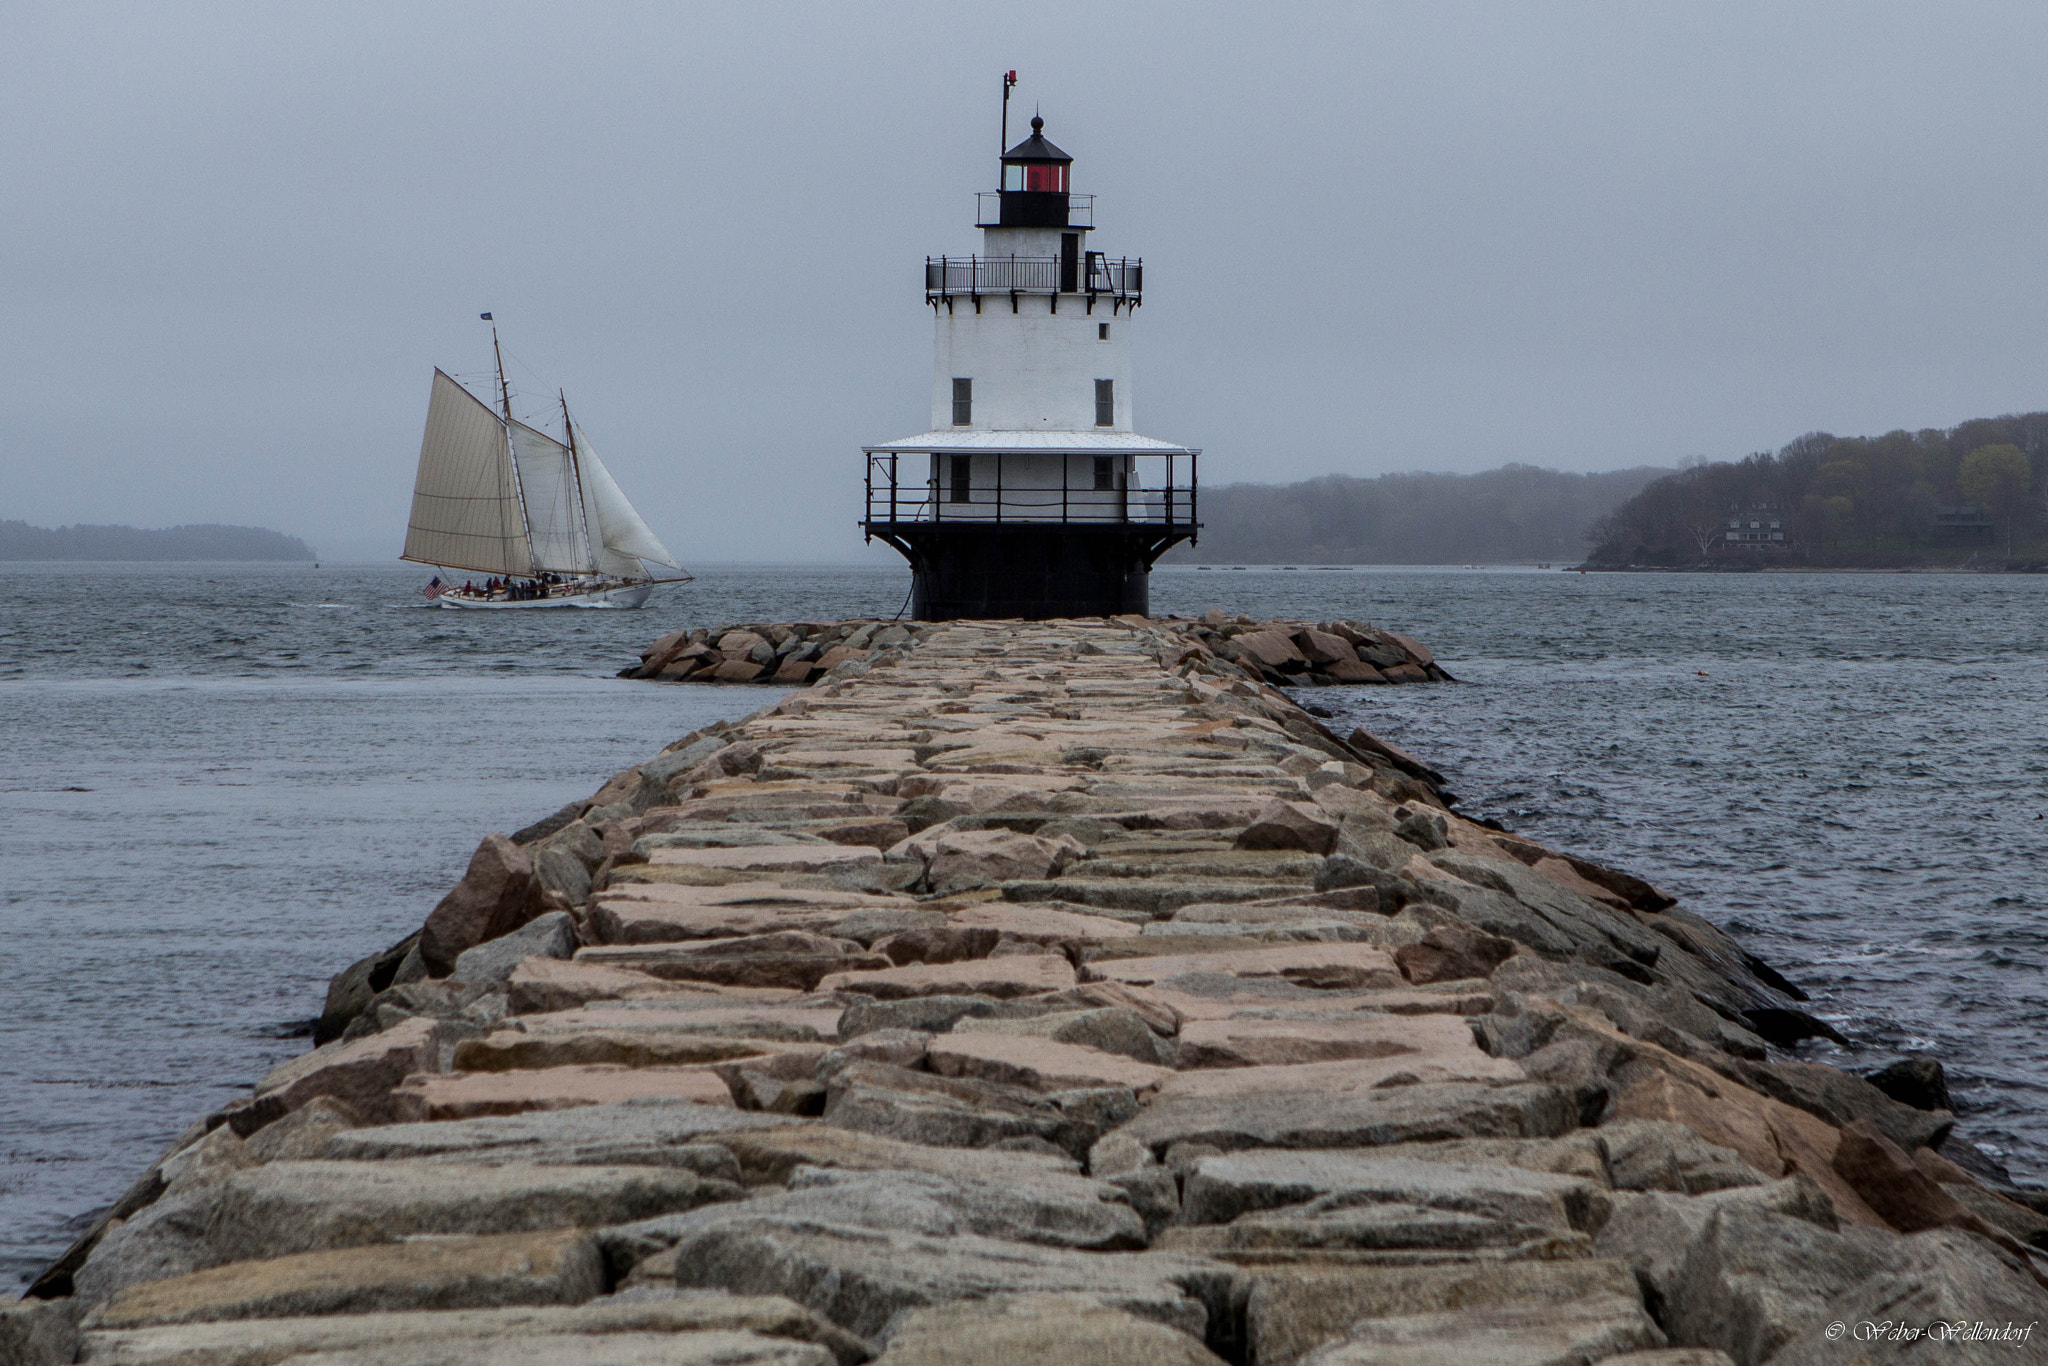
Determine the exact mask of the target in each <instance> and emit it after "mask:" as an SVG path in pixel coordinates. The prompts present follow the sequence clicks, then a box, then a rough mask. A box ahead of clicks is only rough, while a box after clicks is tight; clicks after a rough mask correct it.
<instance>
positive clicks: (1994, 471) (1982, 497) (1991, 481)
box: [1956, 441, 2033, 558]
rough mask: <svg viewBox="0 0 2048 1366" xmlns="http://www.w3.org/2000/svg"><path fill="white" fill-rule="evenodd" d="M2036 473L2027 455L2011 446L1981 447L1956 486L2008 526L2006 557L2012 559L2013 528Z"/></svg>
mask: <svg viewBox="0 0 2048 1366" xmlns="http://www.w3.org/2000/svg"><path fill="white" fill-rule="evenodd" d="M2032 482H2033V469H2032V468H2031V467H2030V466H2029V465H2028V464H2027V457H2026V454H2025V453H2024V452H2023V451H2021V450H2020V448H2019V447H2018V446H2015V445H2012V444H2011V443H2010V442H2003V441H2002V442H2000V443H1998V444H1997V445H1995V446H1979V447H1978V448H1977V449H1976V450H1974V451H1971V452H1970V453H1969V454H1968V455H1966V456H1964V457H1963V464H1962V469H1961V470H1960V471H1959V472H1958V473H1957V475H1956V483H1957V484H1958V485H1959V486H1960V487H1961V488H1962V490H1963V492H1964V493H1966V494H1968V495H1969V496H1970V498H1971V499H1972V501H1974V502H1976V503H1979V504H1981V505H1982V506H1983V507H1984V509H1985V510H1986V511H1987V512H1989V513H1990V514H1991V515H1992V516H1993V517H1996V518H1999V519H2000V520H2002V521H2003V522H2004V523H2005V553H2006V555H2007V557H2008V558H2009V557H2010V556H2011V555H2012V524H2013V521H2014V520H2015V519H2016V518H2017V517H2018V516H2019V514H2020V512H2021V510H2022V508H2023V506H2024V502H2025V498H2026V494H2027V487H2028V485H2029V484H2031V483H2032Z"/></svg>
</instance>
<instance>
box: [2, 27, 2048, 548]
mask: <svg viewBox="0 0 2048 1366" xmlns="http://www.w3.org/2000/svg"><path fill="white" fill-rule="evenodd" d="M7 15H8V17H7V28H8V38H7V41H6V42H5V44H4V45H0V73H4V78H0V119H4V127H5V134H4V136H0V184H4V187H5V188H4V192H0V223H4V231H5V240H6V244H7V251H6V264H5V271H4V275H0V281H4V283H0V317H4V319H5V326H4V328H0V518H5V517H15V518H24V519H26V520H29V521H32V522H37V523H40V524H44V525H49V524H55V523H68V522H75V521H115V522H129V523H135V524H139V525H146V526H161V525H167V524H172V523H177V522H187V521H228V522H245V523H254V524H260V525H268V526H274V527H277V528H279V529H281V530H285V531H289V532H293V533H296V534H299V535H303V536H305V537H306V538H307V539H308V540H310V541H312V542H313V543H314V544H315V545H316V546H318V547H320V548H321V549H322V550H323V551H324V552H325V553H327V554H329V555H330V556H332V555H334V554H336V553H337V552H339V551H341V550H344V549H347V548H350V547H352V546H358V545H359V546H361V547H363V548H365V549H368V548H371V547H374V546H381V547H385V548H387V549H388V550H389V552H391V553H395V552H396V549H397V547H398V545H399V543H400V541H401V540H402V537H403V528H404V523H405V513H406V507H407V504H408V501H409V497H410V490H411V484H412V472H413V465H414V462H415V461H416V459H417V457H418V449H419V431H420V426H421V423H422V421H423V419H424V416H425V410H426V400H427V388H428V378H429V367H431V366H433V365H437V364H438V365H440V366H442V367H443V368H445V369H448V370H450V371H451V372H455V373H458V374H462V375H480V374H482V373H483V372H485V371H487V370H488V368H489V364H490V337H489V334H488V331H487V330H486V329H485V328H484V326H483V325H482V324H480V323H479V322H477V320H476V315H477V313H478V312H479V311H481V310H483V309H491V310H493V311H494V312H495V313H496V314H497V318H498V321H499V324H500V327H501V329H502V331H503V334H504V336H505V340H506V345H507V348H508V351H509V353H510V356H511V357H512V358H513V359H514V361H515V363H514V365H513V366H512V369H513V378H514V382H515V384H517V385H521V386H523V387H524V388H525V389H526V390H527V392H528V393H529V394H530V395H532V396H533V397H532V399H531V400H530V402H531V404H532V405H533V406H538V405H539V403H540V401H541V397H540V396H542V395H545V394H551V393H552V391H553V390H554V388H555V387H557V386H560V387H563V388H566V389H567V390H568V392H569V397H570V401H571V403H572V405H573V406H574V407H575V408H576V410H577V416H578V420H579V422H580V423H581V424H582V425H583V426H584V427H585V428H586V429H587V431H588V432H589V434H590V437H591V440H592V442H593V443H594V444H595V446H596V447H597V449H598V450H599V451H601V452H602V453H603V454H604V456H605V459H606V461H607V463H609V464H610V465H611V466H612V468H613V469H614V471H615V472H616V473H617V474H618V476H619V478H620V481H621V482H622V483H623V484H624V486H625V487H626V489H627V491H628V492H629V494H631V495H632V496H633V498H634V499H635V501H636V502H638V503H639V505H640V506H641V508H642V510H643V511H644V512H645V513H646V515H647V517H648V520H649V521H650V522H651V523H653V525H654V526H655V528H656V530H657V531H659V532H660V533H661V534H662V535H663V537H664V538H665V539H667V540H668V541H669V543H670V545H671V546H672V547H673V548H674V549H676V550H677V551H678V552H680V554H681V555H682V557H683V558H684V560H685V563H688V562H690V561H691V560H697V561H708V560H718V559H770V560H795V559H837V560H847V559H853V558H857V557H860V555H861V551H860V539H859V533H858V531H857V530H856V529H855V527H854V523H855V521H856V519H857V517H858V514H859V506H858V495H859V488H860V473H861V470H860V455H859V447H860V445H861V444H862V443H863V442H874V441H881V440H887V439H890V438H893V437H899V436H905V435H909V434H911V433H913V432H917V431H920V430H923V428H924V427H925V426H926V425H927V424H926V419H927V417H928V403H929V383H930V365H931V351H930V346H931V322H930V314H929V311H928V310H927V309H926V308H925V307H924V304H923V301H922V292H921V288H920V281H921V267H922V259H923V257H924V256H925V254H926V253H933V254H936V253H939V252H942V251H943V252H951V253H963V252H967V251H971V250H973V249H974V248H975V243H976V234H975V232H974V231H973V228H972V223H973V219H972V216H971V215H972V214H973V211H974V200H973V192H974V191H976V190H979V189H986V188H992V187H993V185H994V183H995V154H996V152H997V150H998V148H997V131H996V117H997V112H998V106H997V98H996V97H997V91H998V85H997V81H998V74H999V73H1000V72H1001V71H1002V70H1003V69H1005V68H1008V67H1015V68H1017V69H1018V71H1019V72H1020V75H1021V80H1022V84H1021V85H1020V87H1019V91H1018V95H1019V97H1020V98H1021V100H1022V105H1021V108H1020V107H1018V106H1015V105H1013V110H1014V111H1015V114H1016V117H1013V119H1012V125H1011V126H1012V129H1013V132H1014V130H1016V129H1017V128H1018V127H1019V126H1020V125H1021V124H1022V122H1023V121H1024V120H1025V119H1028V117H1029V115H1030V113H1031V107H1032V105H1033V103H1034V102H1036V103H1038V104H1040V105H1042V108H1043V112H1044V114H1045V117H1046V121H1047V130H1046V131H1047V133H1048V134H1049V135H1050V136H1051V137H1052V138H1053V139H1054V140H1055V141H1057V142H1058V143H1059V144H1060V145H1061V146H1062V147H1064V148H1065V149H1066V150H1067V151H1068V152H1070V153H1072V154H1073V155H1074V157H1075V185H1076V188H1077V189H1078V190H1081V191H1086V192H1093V193H1095V194H1097V195H1099V196H1100V198H1099V199H1098V201H1097V216H1096V221H1097V223H1098V225H1099V228H1098V231H1097V232H1096V233H1095V234H1094V235H1093V236H1094V240H1093V241H1092V242H1091V245H1092V246H1094V247H1097V248H1100V249H1104V250H1107V251H1109V252H1111V253H1112V254H1118V255H1121V254H1126V253H1128V254H1132V255H1142V256H1143V257H1144V258H1145V261H1146V264H1147V266H1148V267H1149V269H1148V271H1147V274H1146V281H1145V283H1146V286H1147V288H1146V296H1145V306H1144V308H1143V310H1142V311H1141V312H1140V314H1139V315H1138V318H1137V325H1138V327H1139V329H1140V330H1139V331H1138V332H1136V333H1134V334H1133V335H1134V343H1133V344H1134V346H1135V347H1136V361H1137V381H1136V395H1135V398H1136V412H1137V419H1138V426H1139V428H1140V429H1141V430H1143V431H1145V432H1147V433H1148V434H1151V435H1156V436H1161V437H1166V438H1170V439H1172V440H1176V441H1182V442H1186V443H1188V444H1191V445H1198V446H1202V447H1204V448H1206V450H1207V452H1208V454H1207V455H1205V457H1204V462H1203V479H1204V482H1228V481H1235V480H1256V481H1282V480H1290V479H1297V478H1302V477H1305V476H1309V475H1315V474H1322V473H1328V472H1331V471H1339V472H1344V473H1352V474H1375V473H1381V472H1384V471H1389V470H1408V469H1441V470H1476V469H1485V468H1490V467H1492V466H1495V465H1498V464H1501V463H1503V462H1505V461H1508V460H1524V461H1531V462H1535V463H1539V464H1544V465H1551V466H1555V467H1560V468H1565V469H1606V468H1614V467H1617V466H1622V465H1632V464H1641V463H1676V462H1677V461H1678V460H1679V459H1680V458H1682V457H1684V456H1687V455H1692V454H1704V455H1708V456H1712V457H1714V458H1730V457H1736V456H1740V455H1742V454H1744V453H1746V452H1748V451H1751V450H1755V449H1759V448H1766V447H1769V448H1775V447H1776V446H1778V445H1780V444H1782V443H1783V442H1784V441H1786V440H1788V439H1790V438H1791V437H1793V436H1796V435H1798V434H1799V433H1801V432H1803V431H1808V430H1812V429H1816V428H1825V429H1828V430H1832V431H1836V432H1840V433H1861V432H1879V431H1884V430H1887V429H1889V428H1893V427H1900V426H1904V427H1923V426H1941V425H1948V424H1952V423H1954V422H1957V421H1960V420H1962V419H1964V418H1968V417H1974V416H1980V415H1989V414H1996V413H2000V412H2007V411H2020V410H2027V409H2033V408H2043V407H2048V336H2044V335H2043V327H2042V322H2041V318H2042V314H2043V299H2044V297H2048V292H2044V289H2043V285H2044V283H2048V282H2044V279H2043V276H2044V272H2048V253H2044V251H2043V244H2044V240H2043V239H2044V236H2048V212H2044V209H2048V203H2044V199H2048V179H2044V177H2043V176H2042V174H2041V167H2042V162H2043V159H2044V157H2043V153H2044V151H2048V82H2044V81H2043V80H2041V79H2040V74H2039V67H2040V63H2041V60H2042V57H2043V55H2044V54H2048V6H2043V5H2040V4H2038V3H2015V4H1971V3H1948V4H1941V5H1935V4H1924V5H1912V6H1909V5H1898V4H1877V3H1869V2H1868V0H1863V2H1861V3H1840V4H1827V3H1811V2H1809V3H1800V4H1797V5H1786V4H1783V3H1769V4H1739V3H1729V2H1728V0H1717V3H1714V4H1711V5H1700V4H1686V5H1680V4H1648V3H1615V4H1563V3H1549V4H1541V5H1531V4H1521V3H1516V4H1506V3H1502V4H1465V5H1460V4H1447V3H1431V4H1427V5H1416V4H1398V5H1397V4H1328V5H1324V4H1281V5H1265V6H1249V5H1242V4H1235V3H1214V2H1212V0H1199V2H1196V0H1186V2H1184V3H1180V4H1157V5H1153V4H1102V3H1092V4H1069V3H1061V2H1060V0H1047V2H1046V3H1040V4H1035V5H1030V6H1024V7H1019V6H1017V5H1002V6H993V5H989V6H968V5H960V4H945V5H939V4H933V5H914V4H902V3H895V4H887V5H880V4H866V5H860V4H846V3H835V4H776V3H752V4H721V5H684V4H646V5H585V4H578V5H521V4H504V3H499V4H490V5H484V4H474V5H463V4H419V3H406V4H388V5H387V4H374V3H349V4H345V5H344V4H327V5H315V4H306V5H289V6H286V5H273V4H264V5H256V4H228V3H207V4H177V3H169V2H168V0H164V2H160V3H153V4H147V5H137V4H121V5H109V4H91V3H62V4H45V3H22V0H16V3H14V4H11V5H9V6H8V7H7Z"/></svg>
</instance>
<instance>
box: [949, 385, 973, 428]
mask: <svg viewBox="0 0 2048 1366" xmlns="http://www.w3.org/2000/svg"><path fill="white" fill-rule="evenodd" d="M973 421H974V381H973V380H971V379H955V380H954V381H953V425H954V426H955V427H965V426H967V425H969V424H970V423H972V422H973Z"/></svg>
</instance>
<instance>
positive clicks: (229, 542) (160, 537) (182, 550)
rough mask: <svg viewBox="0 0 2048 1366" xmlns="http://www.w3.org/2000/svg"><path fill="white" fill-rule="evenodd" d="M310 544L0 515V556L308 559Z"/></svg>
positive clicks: (237, 529) (255, 531) (253, 532)
mask: <svg viewBox="0 0 2048 1366" xmlns="http://www.w3.org/2000/svg"><path fill="white" fill-rule="evenodd" d="M317 558H318V557H317V556H316V555H314V553H313V548H312V547H311V546H309V545H307V544H306V543H305V542H304V541H302V540H300V539H299V538H298V537H296V536H287V535H285V534H284V533H283V532H281V531H272V530H270V529H269V528H267V527H253V526H225V525H221V524H218V523H204V524H199V525H189V526H174V527H164V528H161V529H157V530H151V529H147V528H143V527H132V526H88V525H78V526H63V527H39V526H30V525H29V524H28V523H27V522H18V521H0V562H6V563H22V562H29V561H41V562H46V563H68V562H78V561H100V562H103V563H158V564H176V563H189V562H192V561H215V562H220V563H249V562H266V563H272V564H297V563H311V562H313V561H314V560H316V559H317Z"/></svg>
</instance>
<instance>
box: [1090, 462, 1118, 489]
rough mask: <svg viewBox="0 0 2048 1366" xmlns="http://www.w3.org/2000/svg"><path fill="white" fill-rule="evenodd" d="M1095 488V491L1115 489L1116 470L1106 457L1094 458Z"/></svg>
mask: <svg viewBox="0 0 2048 1366" xmlns="http://www.w3.org/2000/svg"><path fill="white" fill-rule="evenodd" d="M1095 487H1096V489H1097V490H1102V489H1114V488H1115V487H1116V470H1115V468H1114V466H1113V464H1112V462H1111V460H1110V458H1109V457H1108V456H1106V455H1098V456H1096V457H1095Z"/></svg>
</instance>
